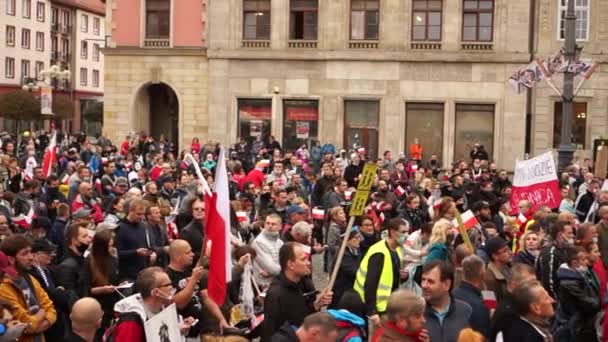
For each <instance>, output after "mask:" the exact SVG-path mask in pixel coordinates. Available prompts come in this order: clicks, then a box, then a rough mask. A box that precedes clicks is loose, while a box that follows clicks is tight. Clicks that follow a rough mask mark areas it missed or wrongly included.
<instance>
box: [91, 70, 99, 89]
mask: <svg viewBox="0 0 608 342" xmlns="http://www.w3.org/2000/svg"><path fill="white" fill-rule="evenodd" d="M91 86H92V87H95V88H99V70H97V69H93V72H92V73H91Z"/></svg>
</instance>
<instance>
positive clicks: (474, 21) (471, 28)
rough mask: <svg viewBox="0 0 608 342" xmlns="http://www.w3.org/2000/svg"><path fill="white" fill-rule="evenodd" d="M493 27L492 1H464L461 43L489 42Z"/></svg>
mask: <svg viewBox="0 0 608 342" xmlns="http://www.w3.org/2000/svg"><path fill="white" fill-rule="evenodd" d="M493 26H494V0H464V9H463V13H462V41H465V42H491V41H492V32H493Z"/></svg>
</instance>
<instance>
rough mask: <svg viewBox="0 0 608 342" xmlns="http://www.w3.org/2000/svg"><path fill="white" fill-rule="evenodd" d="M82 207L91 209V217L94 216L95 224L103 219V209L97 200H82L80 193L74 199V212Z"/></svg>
mask: <svg viewBox="0 0 608 342" xmlns="http://www.w3.org/2000/svg"><path fill="white" fill-rule="evenodd" d="M81 208H85V209H89V210H91V217H92V218H93V221H94V222H95V224H97V223H100V222H101V221H103V211H102V210H101V207H100V206H99V203H97V201H95V200H93V199H92V200H91V201H90V203H85V202H84V201H83V200H82V196H81V195H78V196H76V198H74V201H72V214H73V213H75V212H76V211H77V210H78V209H81Z"/></svg>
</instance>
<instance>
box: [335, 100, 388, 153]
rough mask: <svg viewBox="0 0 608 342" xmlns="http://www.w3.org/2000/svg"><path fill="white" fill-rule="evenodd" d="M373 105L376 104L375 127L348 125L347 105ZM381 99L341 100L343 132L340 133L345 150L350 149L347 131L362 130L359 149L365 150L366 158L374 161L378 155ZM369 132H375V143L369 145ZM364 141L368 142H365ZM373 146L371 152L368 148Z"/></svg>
mask: <svg viewBox="0 0 608 342" xmlns="http://www.w3.org/2000/svg"><path fill="white" fill-rule="evenodd" d="M357 102H358V103H375V104H376V108H377V109H376V118H377V119H376V122H375V125H373V126H372V125H367V124H365V125H356V124H355V125H353V124H350V121H349V120H348V113H349V111H348V109H349V108H348V107H349V103H357ZM381 102H382V101H381V99H377V98H361V99H357V98H345V99H344V100H343V113H342V114H343V120H344V121H343V122H344V130H343V132H342V142H343V146H345V148H347V149H350V148H351V146H349V144H348V134H349V131H350V130H351V129H359V130H362V133H363V135H362V136H361V137H360V139H361V146H360V147H365V149H366V150H367V153H368V156H369V158H370V159H375V158H377V157H378V156H379V155H380V151H379V148H380V113H381V106H382V103H381ZM370 131H375V134H376V142H375V143H374V144H371V143H370V137H369V132H370ZM365 140H368V141H367V142H366V141H365ZM373 145H375V148H376V150H375V151H373V150H372V148H371V147H369V146H373ZM372 152H374V153H375V154H373V155H371V153H372Z"/></svg>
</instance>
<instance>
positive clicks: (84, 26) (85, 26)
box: [80, 13, 89, 33]
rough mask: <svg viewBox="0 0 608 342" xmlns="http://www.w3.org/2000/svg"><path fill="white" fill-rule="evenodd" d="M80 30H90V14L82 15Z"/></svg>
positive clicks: (86, 31)
mask: <svg viewBox="0 0 608 342" xmlns="http://www.w3.org/2000/svg"><path fill="white" fill-rule="evenodd" d="M80 32H82V33H88V32H89V16H88V15H86V14H84V13H83V14H82V15H81V16H80Z"/></svg>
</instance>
